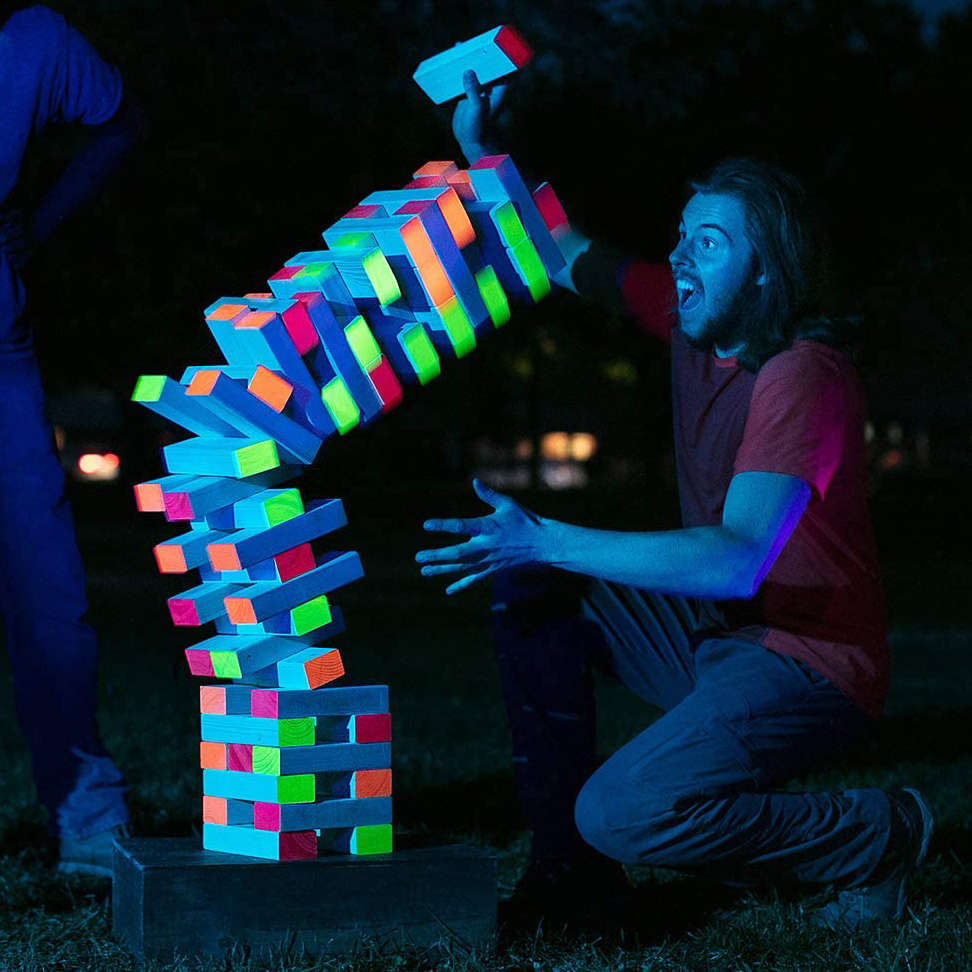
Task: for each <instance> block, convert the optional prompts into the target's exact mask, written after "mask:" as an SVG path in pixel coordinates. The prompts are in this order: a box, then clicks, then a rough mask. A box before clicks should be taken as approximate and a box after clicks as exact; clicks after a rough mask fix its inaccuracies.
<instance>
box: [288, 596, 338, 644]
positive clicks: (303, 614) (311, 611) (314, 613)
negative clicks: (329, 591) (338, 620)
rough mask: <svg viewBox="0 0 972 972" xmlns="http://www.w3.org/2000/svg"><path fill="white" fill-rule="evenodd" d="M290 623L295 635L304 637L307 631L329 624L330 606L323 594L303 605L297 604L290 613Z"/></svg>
mask: <svg viewBox="0 0 972 972" xmlns="http://www.w3.org/2000/svg"><path fill="white" fill-rule="evenodd" d="M290 623H291V624H292V625H293V631H294V634H295V635H304V634H307V632H308V631H313V630H314V629H315V628H320V627H322V626H323V625H325V624H330V623H331V605H330V602H329V601H328V599H327V597H326V596H325V595H324V594H321V595H319V596H318V597H314V598H311V599H310V600H309V601H305V602H304V603H303V604H298V605H297V607H295V608H293V610H291V612H290Z"/></svg>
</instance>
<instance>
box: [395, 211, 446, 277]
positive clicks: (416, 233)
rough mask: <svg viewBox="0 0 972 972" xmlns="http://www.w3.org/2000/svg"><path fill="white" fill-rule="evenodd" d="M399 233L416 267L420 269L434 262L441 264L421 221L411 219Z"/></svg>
mask: <svg viewBox="0 0 972 972" xmlns="http://www.w3.org/2000/svg"><path fill="white" fill-rule="evenodd" d="M399 233H400V235H401V237H402V241H403V242H404V243H405V249H407V250H408V253H409V256H411V258H412V263H414V264H415V266H417V267H420V266H422V265H423V264H426V263H431V262H432V261H433V260H434V261H435V262H436V263H438V262H439V255H438V254H437V253H436V252H435V247H434V246H433V245H432V241H431V240H430V239H429V234H428V233H427V232H426V231H425V227H424V226H423V225H422V221H421V220H420V219H410V220H409V221H408V222H407V223H406V224H405V225H404V226H402V227H401V229H400V230H399Z"/></svg>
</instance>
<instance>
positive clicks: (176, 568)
mask: <svg viewBox="0 0 972 972" xmlns="http://www.w3.org/2000/svg"><path fill="white" fill-rule="evenodd" d="M152 552H153V553H154V554H155V562H156V563H157V564H158V565H159V573H161V574H184V573H186V571H187V570H189V566H188V564H187V563H186V554H185V551H184V550H183V549H182V548H181V547H176V546H174V545H173V544H164V543H159V544H156V545H155V547H154V548H153V550H152Z"/></svg>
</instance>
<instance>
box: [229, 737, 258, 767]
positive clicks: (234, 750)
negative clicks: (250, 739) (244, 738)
mask: <svg viewBox="0 0 972 972" xmlns="http://www.w3.org/2000/svg"><path fill="white" fill-rule="evenodd" d="M226 768H227V769H230V770H234V771H235V772H237V773H252V772H253V747H252V746H250V745H249V744H247V743H228V744H227V746H226Z"/></svg>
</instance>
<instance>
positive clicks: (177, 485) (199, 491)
mask: <svg viewBox="0 0 972 972" xmlns="http://www.w3.org/2000/svg"><path fill="white" fill-rule="evenodd" d="M300 472H301V470H300V469H299V468H297V467H294V466H286V465H284V466H277V467H275V468H274V469H270V470H268V471H266V472H263V473H259V474H257V475H255V476H251V477H249V478H248V479H230V478H227V477H225V476H166V477H165V478H164V479H163V480H157V482H159V483H161V490H162V499H163V510H164V512H165V518H166V519H167V520H170V521H173V522H175V521H180V520H202V519H203V517H205V516H206V515H207V514H209V513H212V512H214V511H215V510H220V509H223V508H225V507H227V506H232V505H233V504H234V503H237V502H239V501H240V500H242V499H246V497H248V496H252V495H253V494H254V493H259V492H262V491H263V490H265V489H267V488H269V487H272V486H276V485H277V483H281V482H284V481H285V480H287V479H293V478H294V477H295V476H299V475H300Z"/></svg>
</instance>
